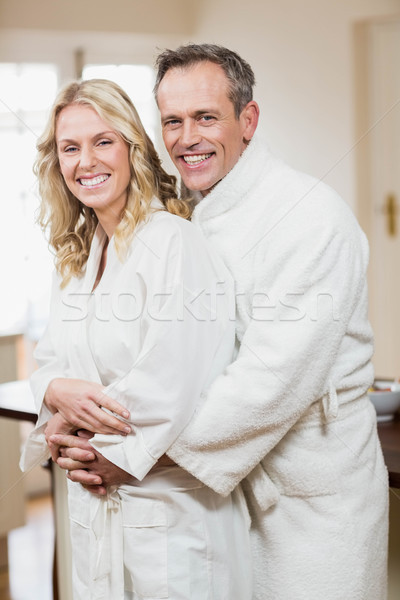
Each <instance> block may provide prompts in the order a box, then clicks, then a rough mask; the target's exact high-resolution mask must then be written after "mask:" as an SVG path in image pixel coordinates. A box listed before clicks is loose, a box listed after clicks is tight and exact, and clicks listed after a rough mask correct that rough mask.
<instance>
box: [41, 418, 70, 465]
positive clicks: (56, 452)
mask: <svg viewBox="0 0 400 600" xmlns="http://www.w3.org/2000/svg"><path fill="white" fill-rule="evenodd" d="M75 431H76V427H74V426H73V425H71V423H69V422H68V421H66V420H65V419H64V418H63V417H62V416H61V414H60V413H58V412H57V413H56V414H55V415H53V416H52V418H51V419H50V421H49V422H48V423H47V425H46V429H45V432H44V435H45V438H46V442H47V445H48V447H49V450H50V452H51V458H52V459H53V461H54V462H57V459H58V458H59V456H60V446H59V445H58V444H55V443H54V442H52V441H51V439H50V438H51V436H52V435H54V434H57V433H58V434H71V433H74V432H75Z"/></svg>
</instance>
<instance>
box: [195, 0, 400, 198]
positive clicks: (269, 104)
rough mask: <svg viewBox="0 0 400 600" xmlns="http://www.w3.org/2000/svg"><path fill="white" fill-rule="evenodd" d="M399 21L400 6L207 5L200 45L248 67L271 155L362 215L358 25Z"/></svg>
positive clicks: (339, 0) (353, 2)
mask: <svg viewBox="0 0 400 600" xmlns="http://www.w3.org/2000/svg"><path fill="white" fill-rule="evenodd" d="M396 13H397V14H400V2H399V0H301V2H300V1H299V0H279V2H276V0H248V1H247V2H243V0H219V1H218V2H215V0H212V1H211V0H204V1H203V2H202V5H201V11H200V12H199V15H198V20H197V27H196V41H208V42H215V43H219V44H223V45H226V46H228V47H230V48H232V49H235V50H237V51H238V52H239V54H241V55H242V56H243V57H244V58H246V59H247V60H248V61H249V63H250V64H251V65H252V67H253V69H254V71H255V74H256V79H257V88H256V100H258V101H259V103H260V105H261V110H262V119H261V123H260V129H261V131H262V133H263V134H264V135H265V136H266V137H267V139H268V141H269V143H270V146H271V148H272V149H273V150H274V151H275V152H276V153H277V154H279V155H280V156H282V157H283V158H284V159H285V160H287V161H288V162H289V163H290V164H291V165H292V166H294V167H296V168H299V169H301V170H303V171H306V172H308V173H311V174H313V175H315V176H317V177H324V179H325V181H326V182H327V183H329V184H330V185H332V186H333V187H334V188H335V189H336V190H337V191H338V192H339V193H340V194H341V195H342V196H343V197H344V198H345V200H346V201H347V202H349V204H351V205H352V206H353V207H354V208H356V207H355V204H356V202H355V188H356V181H355V156H354V152H353V151H352V147H353V145H354V143H355V125H354V115H355V107H354V57H353V53H354V46H353V44H354V38H353V25H354V23H355V22H357V21H359V20H362V19H366V18H369V17H372V16H383V15H392V14H396Z"/></svg>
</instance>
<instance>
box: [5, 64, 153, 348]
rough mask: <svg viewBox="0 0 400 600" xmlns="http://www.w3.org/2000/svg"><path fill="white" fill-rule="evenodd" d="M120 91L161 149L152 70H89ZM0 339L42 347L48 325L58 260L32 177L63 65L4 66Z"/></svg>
mask: <svg viewBox="0 0 400 600" xmlns="http://www.w3.org/2000/svg"><path fill="white" fill-rule="evenodd" d="M94 77H101V78H105V79H111V80H113V81H115V82H116V83H118V84H119V85H120V86H121V87H122V88H123V89H124V90H125V91H126V92H127V93H128V94H129V96H130V97H131V99H132V101H133V103H134V104H135V107H136V109H137V111H138V113H139V115H140V117H141V119H142V121H143V125H144V127H145V129H146V131H147V132H148V134H149V136H150V137H151V138H152V140H153V142H154V141H155V136H156V132H157V124H158V119H157V110H156V105H155V102H154V99H153V97H152V89H153V85H154V71H153V69H152V68H151V67H150V66H148V65H130V64H124V65H99V64H96V65H95V64H88V65H86V66H85V67H84V69H83V78H84V79H91V78H94ZM0 78H1V82H2V95H1V100H0V135H1V140H2V144H1V145H0V165H1V168H2V172H3V177H2V191H1V196H0V216H1V218H0V252H1V261H0V278H1V281H2V284H3V285H2V289H3V294H1V295H0V334H3V335H6V334H8V333H16V332H18V333H21V332H22V333H25V334H26V335H27V336H28V337H30V338H31V339H33V340H37V339H38V338H39V337H40V336H41V334H42V332H43V329H44V326H45V324H46V322H47V318H48V306H49V293H50V280H51V272H52V270H53V257H52V255H51V252H50V251H49V248H48V245H47V241H46V239H45V237H44V235H43V232H42V231H41V229H40V227H39V226H38V225H37V223H36V214H37V209H38V207H39V197H38V192H37V184H36V179H35V176H34V174H33V171H32V167H33V163H34V160H35V156H36V141H37V138H38V137H39V135H40V134H41V133H42V131H43V129H44V126H45V123H46V120H47V116H48V111H49V108H50V106H51V104H52V102H53V100H54V98H55V96H56V93H57V90H58V87H59V76H58V69H57V65H55V64H43V63H0Z"/></svg>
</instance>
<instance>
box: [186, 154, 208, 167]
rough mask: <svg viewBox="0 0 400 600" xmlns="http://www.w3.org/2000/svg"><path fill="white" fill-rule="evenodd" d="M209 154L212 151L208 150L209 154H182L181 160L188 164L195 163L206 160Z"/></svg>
mask: <svg viewBox="0 0 400 600" xmlns="http://www.w3.org/2000/svg"><path fill="white" fill-rule="evenodd" d="M211 154H212V153H211V152H210V154H196V155H191V156H184V157H183V160H184V161H185V162H186V163H187V164H188V165H196V164H197V163H200V162H202V161H203V160H206V158H210V156H211Z"/></svg>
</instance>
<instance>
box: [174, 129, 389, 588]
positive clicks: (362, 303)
mask: <svg viewBox="0 0 400 600" xmlns="http://www.w3.org/2000/svg"><path fill="white" fill-rule="evenodd" d="M192 221H193V223H194V224H195V225H196V226H197V227H198V228H199V229H200V230H201V231H202V232H203V233H204V235H205V236H206V237H207V238H208V240H209V241H210V242H211V243H212V244H213V245H214V247H215V248H216V249H217V251H218V252H219V253H220V255H221V256H222V258H223V259H224V261H225V263H226V265H227V266H228V268H229V269H230V271H231V273H232V275H233V277H234V279H235V283H236V302H237V340H238V354H237V356H236V359H235V361H234V362H233V364H232V365H230V366H229V367H228V369H227V370H226V372H225V373H224V374H223V375H221V376H220V377H218V378H217V379H216V380H215V381H214V383H213V384H212V385H211V387H210V388H209V390H208V393H207V398H206V401H205V402H204V403H203V405H202V408H201V410H200V411H199V413H198V414H197V415H196V417H195V418H194V419H193V420H192V421H191V422H190V424H189V426H188V427H187V428H186V429H185V431H184V432H183V434H182V435H181V436H180V437H179V438H178V440H177V441H176V442H175V443H174V444H173V445H172V447H171V448H170V450H169V452H168V454H169V456H170V457H171V458H173V459H174V460H175V461H176V462H177V463H179V464H180V465H182V466H183V467H184V468H185V469H187V470H188V471H190V472H191V473H193V474H194V475H195V476H196V477H197V478H199V479H200V480H202V481H203V482H204V483H206V484H207V485H208V486H210V487H211V488H213V489H214V490H216V491H218V492H219V493H221V494H227V493H229V492H230V491H231V490H232V489H233V488H234V486H236V485H237V484H238V483H239V482H240V481H242V480H243V488H244V489H245V492H246V496H247V500H248V504H249V507H250V513H251V516H252V544H253V558H254V560H255V575H256V593H255V598H256V599H257V600H344V599H346V600H384V598H386V559H387V500H388V490H387V472H386V469H385V466H384V463H383V458H382V453H381V448H380V444H379V441H378V436H377V428H376V415H375V412H374V409H373V406H372V405H371V404H370V402H369V400H368V398H367V395H366V392H367V389H368V387H369V386H370V384H371V383H372V381H373V368H372V365H371V356H372V353H373V338H372V332H371V328H370V325H369V323H368V318H367V283H366V269H367V262H368V245H367V240H366V238H365V236H364V234H363V233H362V231H361V230H360V228H359V226H358V224H357V222H356V219H355V218H354V216H353V214H352V213H351V211H350V210H349V208H348V207H347V205H346V204H345V203H344V202H343V201H342V200H341V199H340V198H339V197H338V196H337V195H336V193H334V192H333V191H332V190H331V189H330V188H328V187H327V186H326V185H324V184H323V183H321V182H320V181H317V180H315V179H313V178H311V177H309V176H307V175H305V174H301V173H298V172H296V171H294V170H292V169H291V168H289V167H288V166H287V165H285V164H284V163H283V162H282V161H280V160H278V159H276V158H275V157H273V156H272V155H271V154H270V153H269V151H268V149H267V148H266V147H265V145H264V144H263V143H262V142H261V141H260V140H259V139H256V138H255V139H253V140H252V141H251V143H250V145H249V146H248V148H247V149H246V150H245V151H244V153H243V155H242V156H241V158H240V160H239V162H238V163H237V164H236V165H235V167H234V168H233V169H232V171H231V172H230V173H228V175H227V176H226V177H225V178H224V179H223V180H222V181H220V182H219V183H218V184H217V185H216V187H215V188H214V189H213V190H212V191H211V192H210V193H209V194H208V195H207V196H206V197H205V198H204V199H203V200H201V201H200V202H199V204H198V205H197V206H196V209H195V211H194V215H193V219H192Z"/></svg>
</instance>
